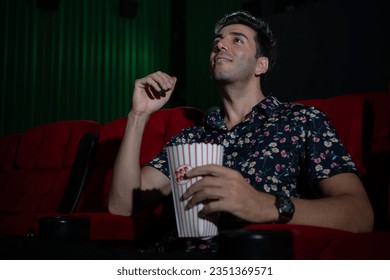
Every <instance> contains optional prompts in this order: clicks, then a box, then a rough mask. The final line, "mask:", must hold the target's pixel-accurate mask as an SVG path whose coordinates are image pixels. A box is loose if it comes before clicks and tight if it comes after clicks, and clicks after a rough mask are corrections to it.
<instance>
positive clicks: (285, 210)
mask: <svg viewBox="0 0 390 280" xmlns="http://www.w3.org/2000/svg"><path fill="white" fill-rule="evenodd" d="M280 202H281V204H280V209H281V214H283V215H286V216H292V214H294V204H293V203H292V201H291V199H289V198H287V197H281V200H280Z"/></svg>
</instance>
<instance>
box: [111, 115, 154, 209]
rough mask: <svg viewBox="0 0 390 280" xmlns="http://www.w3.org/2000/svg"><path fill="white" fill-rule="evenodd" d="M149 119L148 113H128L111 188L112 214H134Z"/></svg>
mask: <svg viewBox="0 0 390 280" xmlns="http://www.w3.org/2000/svg"><path fill="white" fill-rule="evenodd" d="M148 119H149V116H148V115H135V114H133V113H132V112H130V113H129V115H128V119H127V125H126V130H125V135H124V137H123V140H122V144H121V146H120V149H119V151H118V155H117V158H116V161H115V165H114V170H113V178H112V184H111V188H110V195H109V201H108V209H109V211H110V213H112V214H117V215H124V216H129V215H131V214H132V208H133V193H134V191H135V190H136V189H139V188H140V187H141V175H140V166H139V157H140V149H141V142H142V135H143V132H144V129H145V126H146V123H147V121H148Z"/></svg>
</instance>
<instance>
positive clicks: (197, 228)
mask: <svg viewBox="0 0 390 280" xmlns="http://www.w3.org/2000/svg"><path fill="white" fill-rule="evenodd" d="M167 152H168V163H169V169H170V174H171V186H172V194H173V201H174V206H175V214H176V224H177V230H178V233H179V237H202V238H207V237H213V236H216V235H217V234H218V227H217V213H215V214H212V215H209V216H204V215H202V217H200V216H199V212H200V211H201V210H202V209H203V204H198V205H196V206H195V207H193V208H191V209H185V206H186V204H187V201H186V200H183V198H182V197H183V194H184V192H185V191H186V190H187V189H188V188H189V187H190V186H191V185H192V184H194V183H195V182H197V181H198V180H200V179H201V177H197V178H192V179H190V180H188V179H186V178H185V177H184V174H185V173H186V172H187V171H189V170H191V169H192V168H194V167H197V166H202V165H206V164H220V165H222V163H223V146H222V145H216V144H205V143H193V144H184V145H178V146H173V147H168V148H167Z"/></svg>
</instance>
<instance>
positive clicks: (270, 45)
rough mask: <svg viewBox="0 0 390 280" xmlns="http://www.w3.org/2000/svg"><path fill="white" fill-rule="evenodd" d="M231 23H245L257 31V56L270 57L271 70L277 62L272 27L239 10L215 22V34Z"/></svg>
mask: <svg viewBox="0 0 390 280" xmlns="http://www.w3.org/2000/svg"><path fill="white" fill-rule="evenodd" d="M231 24H243V25H246V26H248V27H250V28H252V29H253V30H254V31H255V32H256V38H255V41H256V45H257V48H256V57H261V56H264V57H267V58H268V61H269V66H268V71H269V70H270V69H271V68H272V67H273V66H274V64H275V56H276V50H275V49H276V40H275V37H274V35H273V33H272V31H271V29H270V28H269V25H268V24H267V23H266V22H264V21H263V20H261V19H260V18H257V17H255V16H253V15H251V14H250V13H249V12H246V11H237V12H234V13H231V14H228V15H225V16H224V17H223V18H221V19H220V20H219V21H218V22H217V23H216V24H215V27H214V33H215V35H218V33H219V32H220V31H221V29H222V28H223V27H225V26H228V25H231ZM263 75H264V74H263Z"/></svg>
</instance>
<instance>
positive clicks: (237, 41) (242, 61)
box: [210, 24, 257, 83]
mask: <svg viewBox="0 0 390 280" xmlns="http://www.w3.org/2000/svg"><path fill="white" fill-rule="evenodd" d="M255 36H256V32H255V31H254V30H253V29H252V28H250V27H248V26H246V25H243V24H232V25H228V26H225V27H224V28H222V29H221V30H220V32H219V34H217V36H216V37H215V39H214V42H213V46H212V50H211V54H210V72H211V76H212V78H213V79H214V80H215V81H217V82H222V83H231V82H235V81H241V82H247V81H248V79H250V78H254V77H255V69H256V63H257V59H256V42H255Z"/></svg>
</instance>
